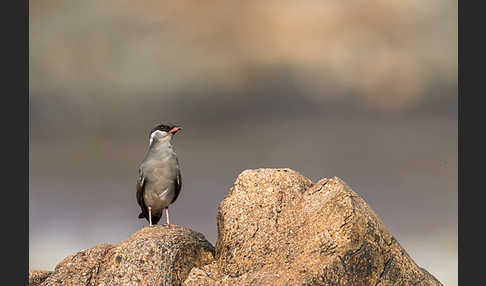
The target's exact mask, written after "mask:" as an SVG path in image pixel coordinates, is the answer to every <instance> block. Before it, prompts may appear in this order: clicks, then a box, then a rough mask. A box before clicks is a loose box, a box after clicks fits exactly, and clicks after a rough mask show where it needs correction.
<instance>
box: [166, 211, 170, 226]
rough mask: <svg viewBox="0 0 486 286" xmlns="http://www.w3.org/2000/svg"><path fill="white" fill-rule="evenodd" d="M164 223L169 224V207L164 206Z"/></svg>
mask: <svg viewBox="0 0 486 286" xmlns="http://www.w3.org/2000/svg"><path fill="white" fill-rule="evenodd" d="M165 221H166V223H165V225H166V226H170V218H169V207H166V208H165Z"/></svg>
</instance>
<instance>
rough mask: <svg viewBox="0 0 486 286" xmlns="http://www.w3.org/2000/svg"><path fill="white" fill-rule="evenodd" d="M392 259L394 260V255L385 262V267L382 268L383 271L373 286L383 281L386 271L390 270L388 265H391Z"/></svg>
mask: <svg viewBox="0 0 486 286" xmlns="http://www.w3.org/2000/svg"><path fill="white" fill-rule="evenodd" d="M393 258H395V256H394V255H392V256H391V257H390V258H388V260H387V261H385V266H384V267H383V271H382V272H381V274H380V277H379V278H378V281H376V284H375V286H377V285H378V284H380V282H381V281H382V280H383V277H384V276H385V275H386V273H387V272H388V270H390V265H391V262H392V261H393Z"/></svg>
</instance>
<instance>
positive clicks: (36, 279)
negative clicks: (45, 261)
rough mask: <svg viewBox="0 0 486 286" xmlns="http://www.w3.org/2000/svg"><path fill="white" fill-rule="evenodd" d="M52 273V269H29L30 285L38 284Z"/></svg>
mask: <svg viewBox="0 0 486 286" xmlns="http://www.w3.org/2000/svg"><path fill="white" fill-rule="evenodd" d="M51 274H52V271H44V270H29V285H31V286H38V285H40V284H41V283H42V282H43V281H44V280H46V279H47V277H49V275H51Z"/></svg>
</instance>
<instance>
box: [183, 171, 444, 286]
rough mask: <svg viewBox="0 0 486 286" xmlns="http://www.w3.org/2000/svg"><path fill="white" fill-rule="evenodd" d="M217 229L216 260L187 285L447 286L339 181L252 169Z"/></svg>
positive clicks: (222, 210) (226, 203)
mask: <svg viewBox="0 0 486 286" xmlns="http://www.w3.org/2000/svg"><path fill="white" fill-rule="evenodd" d="M217 225H218V238H217V242H216V253H215V258H216V261H215V262H213V263H211V264H208V265H206V266H204V267H195V268H193V269H192V271H191V273H190V275H189V277H188V278H187V279H186V281H185V283H186V285H378V286H380V285H381V286H383V285H441V283H440V282H439V281H437V280H436V279H435V278H434V277H433V276H432V275H430V274H429V273H428V272H427V271H426V270H424V269H422V268H420V267H419V266H418V265H417V264H415V262H414V261H413V260H412V259H411V258H410V256H409V255H408V254H407V253H406V251H405V250H404V249H403V248H402V247H401V246H400V244H399V243H398V241H397V240H396V239H395V238H394V237H393V236H392V235H391V234H390V233H389V231H388V230H387V229H386V227H385V225H384V224H383V223H382V221H381V220H380V219H379V218H378V217H377V216H376V214H375V213H374V212H373V210H371V208H370V207H369V206H368V205H367V204H366V202H365V201H364V200H363V199H362V198H361V197H360V196H359V195H358V194H357V193H356V192H354V191H353V190H352V189H351V188H350V187H349V186H348V185H346V183H344V182H343V181H342V180H340V179H339V178H337V177H334V178H332V179H321V180H319V181H318V182H317V183H316V184H313V183H312V182H311V181H310V180H309V179H307V178H305V177H303V176H302V175H300V174H299V173H297V172H295V171H293V170H290V169H258V170H247V171H244V172H243V173H241V174H240V175H239V176H238V179H237V180H236V182H235V183H234V185H233V186H232V187H231V189H230V191H229V193H228V194H227V196H226V198H225V199H224V200H223V201H222V202H221V204H220V205H219V209H218V216H217Z"/></svg>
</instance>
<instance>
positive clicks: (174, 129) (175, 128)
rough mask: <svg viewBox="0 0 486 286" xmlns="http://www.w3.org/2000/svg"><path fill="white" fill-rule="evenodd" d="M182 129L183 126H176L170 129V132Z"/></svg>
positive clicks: (173, 132)
mask: <svg viewBox="0 0 486 286" xmlns="http://www.w3.org/2000/svg"><path fill="white" fill-rule="evenodd" d="M179 130H182V127H174V128H172V129H171V130H169V133H172V134H176V132H177V131H179Z"/></svg>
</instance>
